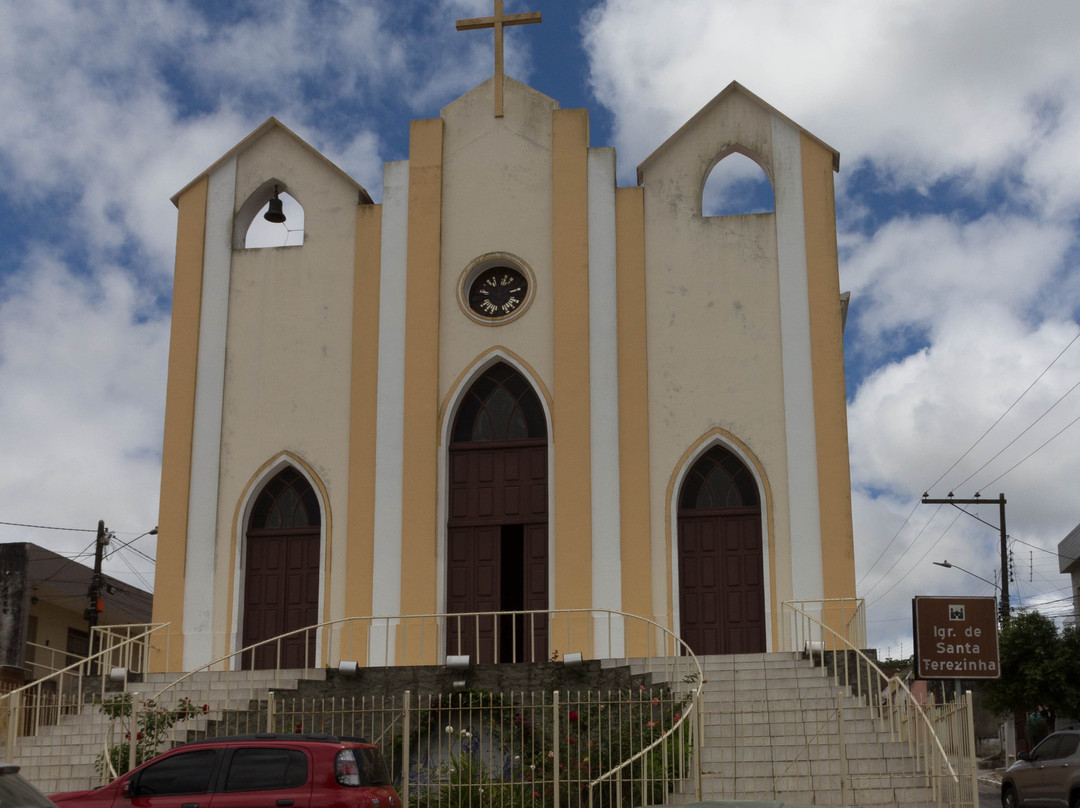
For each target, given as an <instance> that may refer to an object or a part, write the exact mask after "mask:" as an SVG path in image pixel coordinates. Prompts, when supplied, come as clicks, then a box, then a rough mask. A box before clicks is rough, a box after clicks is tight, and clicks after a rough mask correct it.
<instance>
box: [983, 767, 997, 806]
mask: <svg viewBox="0 0 1080 808" xmlns="http://www.w3.org/2000/svg"><path fill="white" fill-rule="evenodd" d="M979 808H1001V772H1000V771H980V772H979Z"/></svg>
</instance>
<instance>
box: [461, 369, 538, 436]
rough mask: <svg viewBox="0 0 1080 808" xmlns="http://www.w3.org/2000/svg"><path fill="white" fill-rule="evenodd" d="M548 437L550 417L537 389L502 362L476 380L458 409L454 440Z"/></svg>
mask: <svg viewBox="0 0 1080 808" xmlns="http://www.w3.org/2000/svg"><path fill="white" fill-rule="evenodd" d="M546 437H547V419H546V418H545V417H544V409H543V407H542V406H541V405H540V399H539V397H538V396H537V395H536V391H534V390H533V388H532V386H531V385H530V384H529V383H528V382H527V381H526V380H525V378H524V377H523V376H522V375H521V374H520V373H518V372H517V371H516V370H514V369H513V368H511V367H510V366H509V365H507V364H505V363H503V362H499V363H498V364H496V365H493V366H492V367H490V368H489V369H488V370H487V371H486V372H485V373H484V374H483V375H482V376H481V377H480V378H479V379H477V380H476V382H475V383H474V384H473V386H472V387H471V388H469V392H468V393H466V394H465V398H464V400H463V401H462V403H461V407H460V408H459V409H458V414H457V418H456V420H455V421H454V431H453V436H452V441H453V442H454V443H473V442H477V441H505V440H527V439H529V438H546Z"/></svg>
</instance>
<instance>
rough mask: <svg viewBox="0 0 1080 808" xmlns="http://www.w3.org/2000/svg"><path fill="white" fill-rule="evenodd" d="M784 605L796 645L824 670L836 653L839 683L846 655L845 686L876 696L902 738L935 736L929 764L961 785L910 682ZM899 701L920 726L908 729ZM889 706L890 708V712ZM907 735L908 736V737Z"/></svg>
mask: <svg viewBox="0 0 1080 808" xmlns="http://www.w3.org/2000/svg"><path fill="white" fill-rule="evenodd" d="M815 602H819V601H815ZM801 603H806V601H802V602H801ZM783 608H784V609H786V610H788V611H789V612H790V614H791V618H792V621H793V625H792V641H793V643H794V644H795V647H796V649H798V648H799V647H800V646H801V650H802V653H803V654H804V655H805V656H808V657H809V658H810V659H811V662H813V660H814V658H815V656H816V657H817V658H818V661H819V663H820V665H821V667H822V670H823V672H824V670H825V666H826V662H825V654H826V653H827V652H832V653H833V655H834V658H833V673H832V675H833V681H834V683H835V684H837V685H839V684H841V677H840V671H841V663H840V661H839V660H838V656H839V655H840V654H843V663H842V667H843V672H844V676H843V681H842V683H843V684H844V685H845V686H848V687H854V688H855V694H856V695H858V696H864V697H868V696H870V695H873V696H874V698H873V699H869V698H867V702H868V706H870V707H871V708H872V709H873V710H874V711H875V712H876V715H877V718H878V719H879V720H883V721H884V720H888V723H889V728H890V732H891V733H892V734H893V735H897V736H900V737H901V739H902V740H904V739H906V740H908V742H909V743H911V744H914V745H915V746H916V747H918V746H920V745H921V743H920V739H921V738H922V736H924V735H925V738H927V739H929V738H933V741H932V744H930V745H929V749H930V751H931V756H932V759H930V760H927V761H926V763H927V764H930V765H935V766H936V767H937V768H938V770H942V771H945V772H946V774H947V776H948V777H950V778H951V779H952V780H953V782H954V783H956V784H957V785H959V783H960V778H959V775H958V774H957V772H956V770H955V768H954V767H953V764H952V762H951V761H950V760H949V756H948V753H947V752H946V751H945V748H944V746H943V745H942V743H941V739H940V738H939V737H938V734H937V732H936V731H935V728H934V724H933V722H932V721H931V719H930V717H929V716H928V715H927V712H926V710H925V709H923V706H922V705H921V704H920V703H919V702H918V701H917V700H916V699H915V697H914V696H913V695H912V693H911V691H910V690H909V689H908V687H907V685H906V684H904V682H903V681H902V680H900V679H899V677H896V676H892V677H890V676H887V675H886V674H885V672H884V671H882V670H881V668H879V667H878V665H877V663H876V662H874V660H872V659H871V658H870V657H869V656H867V655H866V654H865V653H863V651H862V649H860V648H858V647H856V646H855V645H853V644H852V643H850V642H849V641H848V639H847V638H846V637H845V636H843V635H842V634H840V633H839V632H838V631H836V630H835V629H833V628H832V627H830V626H828V625H826V624H825V623H824V622H822V621H821V620H819V619H818V618H816V617H814V616H813V615H811V614H809V613H808V612H807V611H805V610H804V609H803V608H802V607H800V606H798V605H796V603H795V602H792V601H785V602H784V603H783ZM797 620H801V621H802V623H803V624H804V625H806V626H810V627H813V628H816V629H817V636H818V637H820V638H821V639H819V640H815V639H813V638H812V637H811V634H810V632H809V631H807V632H805V633H804V632H802V631H800V628H801V627H800V625H799V624H798V623H796V622H794V621H797ZM826 638H827V639H828V640H829V641H828V642H826V641H824V640H825V639H826ZM849 654H854V655H855V656H856V658H857V660H858V664H857V665H856V666H855V667H856V670H855V673H854V677H853V675H852V671H851V670H850V665H849V663H848V658H849ZM863 666H865V669H866V671H868V673H867V676H866V681H865V682H864V681H863ZM869 672H872V673H873V674H874V675H876V679H877V681H876V682H871V680H870V679H871V677H870V673H869ZM864 691H865V692H864ZM898 694H899V695H898ZM898 701H900V702H903V704H904V705H906V707H907V709H908V710H909V711H911V712H913V713H914V715H915V716H916V719H915V721H916V726H914V727H906V728H905V725H906V723H907V722H906V721H903V720H901V716H900V715H899V710H898V709H897V706H898V704H897V702H898ZM886 707H887V708H888V712H887V714H886ZM905 729H906V731H905ZM904 736H906V738H905V737H904ZM916 754H917V750H916ZM929 769H930V767H929V765H928V766H927V771H926V774H927V777H928V778H929V779H930V780H931V786H932V788H933V790H934V794H935V798H936V799H938V801H939V804H940V799H941V793H940V790H939V788H938V783H937V779H936V778H930V777H929V774H930V770H929Z"/></svg>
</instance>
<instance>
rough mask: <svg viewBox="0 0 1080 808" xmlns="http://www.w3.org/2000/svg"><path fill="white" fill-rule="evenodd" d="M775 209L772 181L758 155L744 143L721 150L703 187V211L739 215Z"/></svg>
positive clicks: (705, 212)
mask: <svg viewBox="0 0 1080 808" xmlns="http://www.w3.org/2000/svg"><path fill="white" fill-rule="evenodd" d="M775 211H776V197H775V194H774V191H773V184H772V181H771V180H770V179H769V175H768V174H767V173H766V172H765V169H764V168H763V167H762V165H761V163H760V162H759V160H758V157H757V155H756V154H754V153H753V152H750V151H749V150H745V149H743V148H741V147H732V148H730V149H727V150H726V151H725V152H723V153H721V154H720V155H719V156H718V158H717V160H716V162H715V163H714V164H713V167H712V169H711V170H710V171H709V172H708V174H707V176H706V179H705V183H704V186H703V188H702V192H701V215H702V216H703V217H711V216H740V215H745V214H748V213H774V212H775Z"/></svg>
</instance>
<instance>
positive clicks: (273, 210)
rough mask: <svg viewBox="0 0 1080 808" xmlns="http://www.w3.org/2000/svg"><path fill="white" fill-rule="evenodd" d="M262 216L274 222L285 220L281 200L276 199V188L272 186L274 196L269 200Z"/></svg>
mask: <svg viewBox="0 0 1080 808" xmlns="http://www.w3.org/2000/svg"><path fill="white" fill-rule="evenodd" d="M263 218H264V219H266V221H268V222H273V223H274V224H282V223H283V222H284V221H285V211H284V210H282V208H281V200H280V199H278V189H277V186H276V185H275V186H274V198H273V199H271V200H270V206H269V207H268V208H267V209H266V213H264V214H263Z"/></svg>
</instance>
